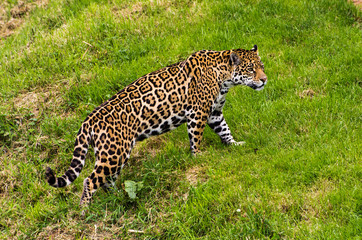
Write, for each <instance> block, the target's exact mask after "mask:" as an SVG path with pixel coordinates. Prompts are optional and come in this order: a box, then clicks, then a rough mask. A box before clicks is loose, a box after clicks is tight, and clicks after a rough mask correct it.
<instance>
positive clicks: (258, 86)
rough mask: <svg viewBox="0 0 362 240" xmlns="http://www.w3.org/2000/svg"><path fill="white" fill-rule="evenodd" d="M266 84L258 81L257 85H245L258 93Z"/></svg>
mask: <svg viewBox="0 0 362 240" xmlns="http://www.w3.org/2000/svg"><path fill="white" fill-rule="evenodd" d="M266 82H267V81H265V82H262V81H260V82H259V83H255V82H252V83H250V84H247V85H248V86H249V87H251V88H252V89H254V90H256V91H260V90H263V89H264V86H265V84H266Z"/></svg>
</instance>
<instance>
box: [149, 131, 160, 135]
mask: <svg viewBox="0 0 362 240" xmlns="http://www.w3.org/2000/svg"><path fill="white" fill-rule="evenodd" d="M159 134H160V133H159V132H158V131H156V130H153V131H152V132H151V135H152V136H155V135H159Z"/></svg>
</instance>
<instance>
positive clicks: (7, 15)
mask: <svg viewBox="0 0 362 240" xmlns="http://www.w3.org/2000/svg"><path fill="white" fill-rule="evenodd" d="M47 4H48V0H37V1H34V2H33V1H25V2H24V1H19V2H18V3H17V5H15V6H14V7H12V8H11V9H9V8H10V6H9V3H8V2H3V3H0V40H1V39H3V38H7V37H9V36H11V35H12V34H14V32H15V31H16V29H17V28H19V27H20V26H21V25H22V24H23V22H24V21H25V20H24V18H25V17H26V16H27V15H28V14H29V13H30V12H31V11H32V10H33V9H34V8H36V7H45V6H46V5H47Z"/></svg>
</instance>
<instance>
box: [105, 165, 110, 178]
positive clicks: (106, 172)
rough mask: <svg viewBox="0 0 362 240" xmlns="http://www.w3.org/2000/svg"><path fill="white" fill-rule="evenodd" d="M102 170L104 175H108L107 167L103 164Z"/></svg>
mask: <svg viewBox="0 0 362 240" xmlns="http://www.w3.org/2000/svg"><path fill="white" fill-rule="evenodd" d="M103 171H104V175H107V176H108V175H109V174H110V172H109V168H108V167H106V166H104V168H103Z"/></svg>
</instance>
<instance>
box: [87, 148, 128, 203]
mask: <svg viewBox="0 0 362 240" xmlns="http://www.w3.org/2000/svg"><path fill="white" fill-rule="evenodd" d="M133 145H134V144H131V143H127V142H123V144H122V146H119V147H118V148H117V149H111V150H108V151H107V154H108V155H107V154H102V153H104V152H103V151H99V152H98V153H99V155H98V154H96V155H97V159H98V160H97V161H96V164H95V167H94V170H93V172H92V174H91V175H90V176H89V177H87V178H86V179H85V180H84V183H83V194H82V197H81V200H80V205H87V204H89V202H90V201H91V199H92V196H93V195H94V193H95V192H96V191H97V190H98V189H99V188H101V187H102V188H103V189H104V190H106V191H109V190H110V188H111V187H112V186H114V182H115V181H116V180H117V177H118V176H119V174H120V172H121V169H122V167H123V165H124V164H125V163H126V162H127V160H128V158H129V155H130V149H131V147H133Z"/></svg>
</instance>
